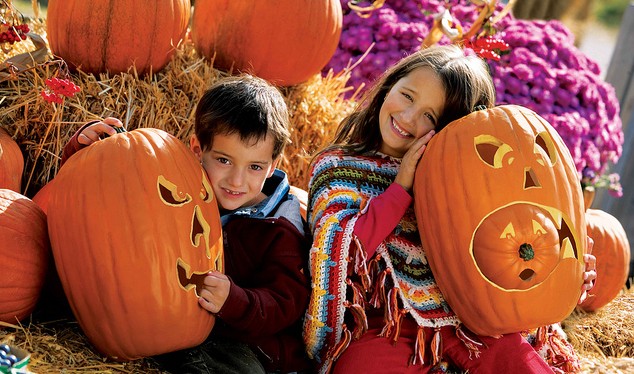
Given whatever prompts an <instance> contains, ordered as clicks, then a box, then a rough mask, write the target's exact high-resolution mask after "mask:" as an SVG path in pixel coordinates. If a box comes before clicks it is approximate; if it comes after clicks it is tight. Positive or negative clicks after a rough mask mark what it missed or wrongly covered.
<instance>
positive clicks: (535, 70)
mask: <svg viewBox="0 0 634 374" xmlns="http://www.w3.org/2000/svg"><path fill="white" fill-rule="evenodd" d="M341 3H342V7H343V10H344V18H343V32H342V35H341V39H340V42H339V46H338V49H337V51H336V52H335V55H334V56H333V58H332V59H331V61H330V62H329V63H328V65H327V66H326V68H325V71H328V70H329V69H333V70H334V71H335V72H339V71H341V70H343V69H344V68H346V67H349V66H351V65H354V64H357V65H356V66H355V67H354V68H353V70H352V73H351V78H350V81H349V84H350V85H352V86H353V87H354V88H357V89H359V91H360V92H363V91H364V90H365V88H366V87H367V85H368V84H370V83H371V82H372V81H373V80H374V79H376V78H377V77H378V76H380V75H381V74H382V73H383V72H384V71H385V70H386V69H387V68H388V67H389V66H390V65H392V64H394V63H395V62H396V61H398V60H399V59H400V58H401V57H402V56H405V55H407V54H410V53H412V52H414V51H416V50H418V49H419V48H420V45H421V43H422V41H423V40H424V38H425V36H426V35H427V33H428V32H429V30H430V29H431V27H432V25H433V22H434V16H435V15H436V14H438V13H439V12H441V11H442V10H444V9H445V8H447V9H448V10H449V12H450V13H451V15H452V17H453V18H454V20H455V21H457V22H459V23H460V25H461V26H462V28H463V29H464V30H465V31H466V30H468V29H469V27H470V26H471V24H472V23H473V22H474V21H475V20H476V18H477V16H478V12H479V8H478V7H476V6H475V5H473V4H472V3H471V2H469V1H464V0H462V1H460V0H386V1H385V4H384V5H383V6H382V7H381V8H379V9H378V10H375V11H373V12H372V13H370V14H369V17H367V18H364V17H362V16H361V15H359V14H358V13H356V12H355V11H353V10H351V9H350V8H349V7H348V0H341ZM353 3H359V4H363V5H367V4H369V3H371V2H370V1H353ZM503 6H504V5H503V4H501V2H500V3H499V4H498V8H497V11H498V12H499V11H500V10H501V9H502V8H503ZM494 16H495V14H494ZM494 27H495V28H496V29H497V33H496V34H495V36H494V37H495V39H496V40H501V42H503V43H505V44H507V45H508V46H509V48H508V50H506V51H503V49H498V50H500V51H503V52H502V53H501V55H500V56H499V59H498V60H497V61H496V59H497V56H491V57H496V58H495V59H487V62H488V64H489V66H490V68H491V73H492V76H493V80H494V83H495V86H496V91H497V104H498V105H501V104H517V105H522V106H525V107H528V108H530V109H532V110H534V111H535V112H537V113H538V114H540V115H541V116H542V117H544V118H545V119H546V120H547V121H548V122H550V123H551V124H552V125H553V127H554V128H555V129H556V130H557V131H558V133H559V134H560V135H561V136H562V138H563V139H564V142H565V143H566V145H567V146H568V148H569V149H570V152H571V154H572V156H573V158H574V160H575V164H576V167H577V171H578V173H579V179H580V181H581V182H582V184H583V185H584V186H591V185H596V186H597V187H599V186H601V184H602V183H601V181H604V180H605V179H606V175H607V173H608V169H609V167H610V166H611V164H615V163H616V162H617V161H618V159H619V157H620V156H621V154H622V145H623V141H624V138H623V130H622V123H621V119H620V117H619V102H618V99H617V98H616V94H615V92H614V88H613V87H612V86H611V85H610V84H608V83H606V82H605V81H603V80H602V79H601V77H600V73H601V72H600V71H599V67H598V65H597V63H596V62H595V61H593V60H592V59H591V58H589V57H587V56H586V55H584V54H583V53H582V52H581V51H580V50H578V49H577V47H576V46H575V45H574V36H573V35H572V33H571V32H570V31H569V30H568V29H567V28H566V27H565V26H564V25H563V24H562V23H561V22H559V21H539V20H530V21H527V20H518V19H515V18H514V17H513V16H512V15H510V14H507V15H506V16H504V17H503V18H502V19H501V20H500V21H499V22H497V23H496V24H495V25H494ZM450 42H451V41H450V40H449V39H448V38H446V37H443V38H442V39H441V40H440V42H439V44H448V43H450ZM475 42H476V41H473V40H472V41H469V43H470V44H471V46H474V45H475ZM469 43H467V44H469ZM370 46H372V48H371V49H370V50H369V52H368V49H369V48H370ZM366 52H367V56H365V57H364V58H363V59H361V58H362V56H363V55H364V53H366ZM360 59H361V60H360ZM617 177H618V175H617ZM608 179H610V180H614V179H615V177H614V176H611V177H610V178H608ZM609 185H610V186H612V187H610V190H611V191H617V192H615V194H616V195H618V191H620V185H618V179H617V180H616V183H610V184H609Z"/></svg>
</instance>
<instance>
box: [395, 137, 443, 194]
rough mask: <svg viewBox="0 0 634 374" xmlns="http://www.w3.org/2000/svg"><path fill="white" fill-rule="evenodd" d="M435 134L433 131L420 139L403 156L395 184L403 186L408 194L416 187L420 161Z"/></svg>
mask: <svg viewBox="0 0 634 374" xmlns="http://www.w3.org/2000/svg"><path fill="white" fill-rule="evenodd" d="M434 134H435V131H434V130H431V131H429V132H428V133H427V134H425V135H423V136H421V137H420V138H418V139H417V140H416V142H414V144H412V146H411V147H410V149H409V150H408V151H407V153H405V155H404V156H403V160H402V161H401V167H400V169H399V171H398V174H397V175H396V178H395V179H394V182H396V183H398V184H400V185H401V186H403V188H404V189H405V190H406V191H408V192H409V191H411V190H412V186H413V185H414V175H415V174H416V166H417V165H418V161H419V160H420V158H421V157H422V156H423V152H424V151H425V148H426V147H427V143H429V140H430V139H431V137H432V136H434Z"/></svg>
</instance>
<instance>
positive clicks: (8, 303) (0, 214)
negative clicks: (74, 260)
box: [0, 189, 49, 323]
mask: <svg viewBox="0 0 634 374" xmlns="http://www.w3.org/2000/svg"><path fill="white" fill-rule="evenodd" d="M0 243H2V245H1V246H0V258H2V259H3V268H2V283H0V321H5V322H9V323H16V320H17V321H21V320H23V319H24V318H26V317H27V316H28V315H29V314H31V312H32V311H33V310H34V309H35V306H36V303H37V300H38V299H39V296H40V292H41V290H42V287H43V285H44V277H45V274H46V270H47V263H48V256H49V247H48V233H47V230H46V219H45V215H44V213H43V212H42V210H41V209H40V208H39V207H38V206H37V204H35V203H34V202H32V201H31V200H30V199H28V198H27V197H26V196H23V195H21V194H19V193H17V192H15V191H12V190H8V189H0Z"/></svg>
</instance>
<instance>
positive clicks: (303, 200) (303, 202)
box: [290, 186, 308, 219]
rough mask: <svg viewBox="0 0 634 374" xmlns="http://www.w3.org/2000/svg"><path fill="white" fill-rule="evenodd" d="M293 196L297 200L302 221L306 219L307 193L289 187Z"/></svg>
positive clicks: (297, 188)
mask: <svg viewBox="0 0 634 374" xmlns="http://www.w3.org/2000/svg"><path fill="white" fill-rule="evenodd" d="M290 193H292V194H293V195H295V196H297V199H299V211H300V213H301V215H302V217H303V218H304V219H306V210H307V209H308V192H307V191H306V190H303V189H301V188H299V187H296V186H291V191H290Z"/></svg>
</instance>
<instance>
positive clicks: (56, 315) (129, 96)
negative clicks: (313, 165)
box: [0, 21, 634, 373]
mask: <svg viewBox="0 0 634 374" xmlns="http://www.w3.org/2000/svg"><path fill="white" fill-rule="evenodd" d="M31 29H32V30H33V31H34V32H35V33H36V34H38V35H40V36H42V37H43V38H42V39H41V40H42V41H43V42H44V43H45V36H46V33H45V23H44V21H32V23H31ZM26 51H38V53H35V54H34V58H36V59H38V63H37V64H36V66H32V67H24V68H22V69H20V70H18V71H16V70H14V69H12V68H11V67H10V66H8V65H7V64H2V61H5V60H6V59H8V58H11V57H13V56H17V55H20V54H21V53H23V52H26ZM2 53H4V57H3V54H2ZM64 74H66V67H65V66H64V64H63V62H62V61H59V60H54V59H52V56H51V55H50V53H49V52H48V50H47V46H46V45H45V44H44V45H42V44H38V43H37V39H30V40H28V41H26V42H23V43H19V45H16V47H15V48H14V49H13V50H11V51H9V52H8V53H7V52H0V126H2V127H3V128H4V129H6V130H7V131H8V132H9V134H10V135H12V136H13V137H14V139H16V141H17V142H18V144H19V145H20V146H21V148H22V150H23V152H24V155H25V171H24V177H23V184H22V185H23V193H24V194H25V195H26V196H28V197H32V196H34V194H35V193H36V192H37V191H38V190H39V189H40V188H41V187H42V186H43V185H44V184H45V183H47V182H48V181H49V180H51V179H52V178H53V177H54V176H55V174H56V173H57V169H58V167H59V157H60V154H61V150H62V147H63V146H64V144H66V142H67V141H68V139H69V138H70V136H72V134H73V133H74V132H75V131H76V130H77V129H78V128H79V127H80V126H81V125H82V124H83V123H85V122H87V121H89V120H93V119H97V118H104V117H107V116H116V117H118V118H120V119H121V120H122V121H123V122H124V124H125V125H126V127H127V128H128V129H130V130H131V129H135V128H139V127H156V128H161V129H164V130H165V131H167V132H169V133H171V134H173V135H175V136H177V137H178V138H180V139H182V140H184V141H185V140H187V139H188V138H189V136H190V135H191V129H192V124H193V114H194V109H195V104H196V102H197V101H198V98H199V97H200V96H201V95H202V92H203V91H204V90H205V88H206V87H208V86H209V85H210V84H211V83H212V82H213V81H214V80H216V79H218V78H219V77H221V76H223V75H224V74H227V73H224V72H220V71H218V70H215V69H214V68H213V62H210V61H205V60H203V59H201V58H199V57H198V56H197V55H196V53H195V51H194V50H193V47H192V45H191V44H190V43H187V42H186V43H184V44H183V45H181V46H179V47H178V49H177V51H176V54H175V56H174V60H173V61H172V62H171V63H170V64H169V65H168V66H167V67H166V68H165V69H164V70H163V71H161V72H157V73H156V74H151V75H147V76H143V77H140V76H138V75H137V74H135V72H134V71H130V72H129V73H123V74H119V75H115V76H109V75H100V76H98V77H96V76H93V75H87V74H83V73H81V72H77V73H72V74H71V75H69V77H70V78H71V79H72V80H73V81H74V82H75V84H77V85H79V86H80V87H81V92H79V93H78V94H77V95H76V96H75V97H74V98H70V99H66V101H65V102H64V104H63V105H59V104H51V103H48V102H46V101H45V100H44V99H43V98H42V96H41V94H40V93H41V91H42V90H44V89H45V88H46V87H45V83H44V80H45V79H47V78H50V77H53V76H56V75H62V76H64ZM348 78H349V75H348V74H347V73H343V74H338V75H328V76H326V77H321V76H315V77H314V78H312V79H311V80H309V81H308V82H306V83H304V84H301V85H298V86H294V87H287V88H283V89H282V91H283V93H284V95H285V97H286V99H287V103H288V105H289V107H290V109H291V113H292V137H293V145H292V146H290V147H289V148H288V149H287V150H286V153H285V155H284V157H285V158H284V160H283V163H282V165H281V167H282V168H283V169H284V170H286V171H287V173H288V174H289V177H290V179H291V182H292V184H294V185H296V186H299V187H302V188H305V187H306V182H307V181H306V177H307V175H306V172H307V166H308V162H309V158H310V155H311V154H312V152H314V151H315V150H317V149H319V148H321V147H322V146H324V145H325V144H326V143H327V141H328V140H329V139H330V138H331V136H332V135H333V133H334V130H335V127H336V125H337V123H338V122H339V121H340V120H341V119H342V118H343V116H345V114H347V113H349V111H350V110H351V108H352V106H353V105H354V95H353V99H349V100H345V99H343V93H344V92H346V91H347V90H348V89H349V88H348V87H346V82H347V80H348ZM55 295H59V289H57V290H45V291H44V292H43V299H42V300H41V301H40V304H39V305H38V309H36V312H35V313H34V314H33V316H31V318H29V319H27V320H25V321H22V322H21V323H20V324H6V323H2V324H0V342H2V343H5V342H6V343H10V344H15V345H17V346H19V347H21V348H23V349H25V350H27V351H29V352H31V353H32V358H31V363H30V365H29V369H30V370H32V371H33V372H37V373H50V372H64V373H80V372H81V373H86V372H93V373H160V371H159V370H158V369H157V368H156V366H155V365H154V364H153V362H152V361H151V360H150V359H144V360H137V361H134V362H128V363H120V362H113V361H109V360H107V359H105V358H103V357H102V356H100V355H99V354H98V353H96V352H95V351H94V350H93V349H92V347H91V345H90V343H89V342H88V341H87V339H86V337H85V335H84V334H83V333H82V332H81V329H80V328H79V325H78V324H77V322H76V321H75V320H74V318H73V317H72V314H69V313H70V312H69V311H68V310H67V309H65V308H64V302H63V301H60V300H59V299H55V297H54V296H55ZM633 305H634V291H632V290H629V291H626V292H624V293H623V294H622V295H620V296H619V297H618V298H617V299H615V300H614V301H613V302H612V303H611V304H609V305H608V306H606V307H604V308H603V309H602V310H600V311H599V312H597V313H591V314H589V313H583V312H579V311H576V312H575V313H573V315H571V316H570V317H569V318H568V319H567V320H566V321H564V323H563V326H564V329H565V331H566V332H567V333H568V337H569V340H570V342H571V343H572V345H573V346H574V347H575V349H576V350H577V352H578V353H579V354H580V356H581V357H582V367H583V373H627V372H634V326H633V323H634V322H632V321H634V307H633ZM51 309H55V310H54V311H53V310H51ZM60 310H61V312H60Z"/></svg>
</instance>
